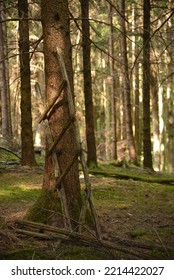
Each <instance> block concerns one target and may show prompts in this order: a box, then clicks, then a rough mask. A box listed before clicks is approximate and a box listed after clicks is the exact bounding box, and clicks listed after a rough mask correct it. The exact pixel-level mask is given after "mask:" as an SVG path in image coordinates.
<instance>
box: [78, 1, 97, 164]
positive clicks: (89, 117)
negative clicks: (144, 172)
mask: <svg viewBox="0 0 174 280" xmlns="http://www.w3.org/2000/svg"><path fill="white" fill-rule="evenodd" d="M80 2H81V13H82V32H83V33H82V47H83V75H84V76H83V77H84V95H85V122H86V142H87V164H88V166H96V165H97V153H96V141H95V133H94V113H93V98H92V77H91V43H90V26H89V20H88V18H89V0H81V1H80Z"/></svg>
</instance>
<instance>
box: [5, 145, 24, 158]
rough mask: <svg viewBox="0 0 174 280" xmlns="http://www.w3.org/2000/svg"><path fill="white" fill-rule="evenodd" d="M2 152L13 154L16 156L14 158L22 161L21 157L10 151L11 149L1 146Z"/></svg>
mask: <svg viewBox="0 0 174 280" xmlns="http://www.w3.org/2000/svg"><path fill="white" fill-rule="evenodd" d="M0 150H4V151H7V152H9V153H11V154H13V155H14V156H16V157H17V158H18V159H20V160H21V157H20V156H19V155H18V154H17V153H15V152H13V151H12V150H10V149H9V148H6V147H2V146H0Z"/></svg>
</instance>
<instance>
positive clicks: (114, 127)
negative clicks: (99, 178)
mask: <svg viewBox="0 0 174 280" xmlns="http://www.w3.org/2000/svg"><path fill="white" fill-rule="evenodd" d="M108 7H109V13H108V17H109V54H110V58H109V69H110V79H111V82H110V92H111V97H110V100H111V108H112V109H111V111H112V112H111V113H112V142H113V143H112V154H113V156H112V157H113V159H114V160H117V122H116V84H115V73H114V68H115V67H114V64H115V63H114V59H113V58H112V57H113V56H114V39H113V35H114V33H113V20H112V13H113V11H112V9H113V8H112V5H111V4H108Z"/></svg>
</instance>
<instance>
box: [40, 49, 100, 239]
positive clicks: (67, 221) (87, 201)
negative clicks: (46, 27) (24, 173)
mask: <svg viewBox="0 0 174 280" xmlns="http://www.w3.org/2000/svg"><path fill="white" fill-rule="evenodd" d="M56 54H57V59H58V63H59V65H60V68H61V72H62V77H63V81H62V83H61V85H60V87H59V90H58V92H57V94H56V95H55V97H54V98H53V100H52V101H51V103H50V104H49V105H48V106H47V108H46V109H45V111H44V112H43V114H42V115H41V117H40V119H39V123H41V122H42V121H44V123H45V126H46V131H47V132H46V133H47V138H48V144H49V151H48V155H52V158H53V164H54V174H55V179H56V186H57V187H59V186H60V185H61V183H62V181H63V179H64V177H65V176H66V175H67V173H68V172H69V170H70V168H71V166H72V165H73V163H74V162H75V160H76V159H77V157H78V158H79V161H80V163H81V166H82V170H83V175H84V180H85V198H84V201H83V204H82V208H81V213H80V217H79V232H81V231H82V228H83V225H84V223H85V217H86V212H87V209H88V205H89V208H90V211H91V214H92V217H93V220H94V224H95V231H96V235H97V237H98V238H100V239H101V229H100V224H99V220H98V216H97V213H96V210H95V207H94V202H93V196H92V192H91V182H90V178H89V173H88V168H87V166H86V161H85V156H84V151H83V149H82V145H81V140H80V132H79V126H78V122H77V119H76V114H75V106H74V101H73V97H72V92H71V87H70V82H69V79H68V75H67V71H66V67H65V63H64V60H63V56H62V54H61V50H60V49H59V48H57V52H56ZM65 87H66V88H67V103H68V107H69V114H70V117H69V120H68V121H67V123H66V124H65V126H64V128H63V129H62V131H61V133H60V134H59V136H58V137H57V139H55V140H54V139H53V136H52V133H51V129H50V126H49V122H48V118H49V112H50V111H51V109H52V108H53V106H54V104H55V102H56V101H57V99H58V97H59V96H60V94H61V92H62V91H63V89H64V88H65ZM72 122H74V125H75V135H76V142H77V145H78V154H76V155H75V156H74V157H73V159H72V161H71V162H70V163H69V164H68V166H67V167H66V168H65V170H64V171H63V172H62V173H61V172H60V167H59V161H58V157H57V154H56V152H55V147H56V145H57V144H58V143H59V141H60V140H61V139H62V137H63V135H64V133H65V132H66V130H67V129H68V127H69V126H70V124H71V123H72ZM57 189H59V192H60V200H61V207H62V213H63V217H64V226H65V227H66V228H68V229H69V230H72V227H71V218H70V215H69V211H68V207H67V201H66V195H65V189H64V187H63V186H62V187H60V188H57Z"/></svg>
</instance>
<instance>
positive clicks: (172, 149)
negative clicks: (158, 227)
mask: <svg viewBox="0 0 174 280" xmlns="http://www.w3.org/2000/svg"><path fill="white" fill-rule="evenodd" d="M173 27H174V20H173V17H172V18H171V19H170V20H169V21H168V22H167V38H168V41H170V39H171V38H172V34H173ZM168 54H169V63H168V76H169V77H168V80H167V105H168V121H167V131H168V154H169V157H168V160H169V171H170V172H172V173H173V172H174V106H173V99H174V89H173V82H174V77H173V67H174V58H173V44H172V45H170V46H168Z"/></svg>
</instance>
